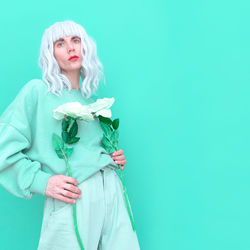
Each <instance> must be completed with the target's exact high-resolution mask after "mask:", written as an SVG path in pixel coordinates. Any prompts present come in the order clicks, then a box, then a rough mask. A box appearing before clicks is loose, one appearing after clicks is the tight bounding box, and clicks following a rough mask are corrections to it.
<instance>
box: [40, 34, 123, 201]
mask: <svg viewBox="0 0 250 250" xmlns="http://www.w3.org/2000/svg"><path fill="white" fill-rule="evenodd" d="M75 55H76V56H78V57H79V58H78V59H77V60H76V61H69V60H68V59H69V58H70V57H71V56H75ZM54 56H55V59H56V60H57V63H58V65H59V67H60V69H61V72H62V73H63V74H65V75H66V76H67V78H68V79H69V80H70V82H71V86H72V88H73V89H79V81H80V69H81V62H82V55H81V39H80V38H79V37H77V36H66V37H63V38H61V39H59V40H57V41H56V42H55V43H54ZM110 156H111V157H112V159H113V160H114V162H115V163H116V164H119V165H121V170H124V165H125V164H126V163H127V161H126V160H125V156H124V152H123V150H122V149H119V150H117V151H114V152H113V153H111V154H110ZM77 185H78V182H77V180H76V179H75V178H73V177H70V176H65V175H54V176H51V177H50V178H49V180H48V183H47V186H46V190H45V195H46V196H49V197H52V198H55V199H59V200H61V201H64V202H66V203H75V200H74V199H80V198H81V190H80V189H79V188H77Z"/></svg>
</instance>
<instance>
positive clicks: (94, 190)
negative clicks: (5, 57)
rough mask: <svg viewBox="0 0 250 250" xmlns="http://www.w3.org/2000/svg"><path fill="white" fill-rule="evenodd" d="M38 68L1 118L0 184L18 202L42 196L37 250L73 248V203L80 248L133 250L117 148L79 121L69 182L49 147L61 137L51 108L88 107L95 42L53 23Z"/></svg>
mask: <svg viewBox="0 0 250 250" xmlns="http://www.w3.org/2000/svg"><path fill="white" fill-rule="evenodd" d="M39 66H40V67H41V68H42V71H43V78H42V80H40V79H33V80H31V81H29V82H28V83H26V84H25V85H24V86H23V88H22V89H21V91H20V92H19V93H18V95H17V96H16V98H15V99H14V100H13V102H12V103H11V104H10V105H9V106H8V107H7V108H6V110H5V111H4V112H3V114H2V115H1V117H0V149H1V154H0V185H2V186H3V187H4V188H6V189H7V190H8V191H9V192H11V193H12V194H14V195H16V196H18V197H21V198H25V199H30V198H32V197H33V195H34V194H35V193H40V194H42V195H46V200H45V205H44V214H43V222H42V229H41V235H40V241H39V246H38V249H39V250H59V249H60V250H63V249H65V250H66V249H67V250H69V249H70V250H71V249H72V250H73V249H80V246H79V243H78V241H77V238H76V233H75V228H74V222H73V216H72V203H74V202H76V201H75V199H77V202H76V211H77V223H78V230H79V234H80V237H81V240H82V243H83V245H84V249H85V250H96V249H102V250H104V249H108V250H112V249H114V250H123V249H124V250H127V249H133V250H136V249H140V248H139V243H138V239H137V235H136V232H134V231H133V230H132V227H131V224H130V219H129V215H128V212H127V209H126V204H125V201H124V197H123V193H122V184H121V181H120V179H119V177H118V175H117V174H116V172H115V169H116V168H117V167H118V165H117V164H121V165H122V169H124V165H125V163H126V160H125V157H124V154H123V150H121V149H120V150H118V151H115V152H114V153H112V154H108V153H107V151H106V150H105V149H104V148H103V147H102V146H101V140H102V135H103V131H102V129H101V127H100V124H99V121H98V119H94V120H93V121H90V122H84V121H81V122H78V134H77V136H79V137H80V140H79V142H78V143H77V145H76V146H75V147H74V152H73V153H72V155H71V157H70V158H69V163H70V167H71V171H72V177H70V176H67V171H66V167H65V163H64V162H63V161H62V159H60V158H58V157H57V155H56V153H55V151H54V149H53V147H52V143H51V135H52V133H53V132H55V133H57V134H58V133H60V132H61V123H60V122H58V121H57V120H56V119H54V118H53V116H52V112H53V110H54V109H55V108H57V107H58V106H59V105H61V104H64V103H66V102H80V103H81V104H82V105H87V104H90V103H93V100H92V99H91V98H90V96H91V95H92V93H94V92H95V91H96V90H97V88H98V84H99V75H102V76H103V66H102V64H101V63H100V62H99V60H98V57H97V54H96V45H95V43H94V41H93V40H92V39H91V38H90V37H89V36H88V35H87V34H86V31H85V30H84V28H83V27H82V26H80V25H79V24H76V23H75V22H72V21H65V22H57V23H55V24H54V25H52V26H51V27H49V28H48V29H47V30H45V32H44V35H43V37H42V43H41V49H40V58H39ZM80 77H81V81H80ZM79 82H80V84H81V86H80V84H79Z"/></svg>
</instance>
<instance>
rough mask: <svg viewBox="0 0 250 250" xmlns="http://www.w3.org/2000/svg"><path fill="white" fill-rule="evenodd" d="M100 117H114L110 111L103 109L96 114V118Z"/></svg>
mask: <svg viewBox="0 0 250 250" xmlns="http://www.w3.org/2000/svg"><path fill="white" fill-rule="evenodd" d="M99 115H101V116H104V117H107V118H111V116H112V115H111V110H110V109H103V110H100V111H98V112H96V113H95V116H99Z"/></svg>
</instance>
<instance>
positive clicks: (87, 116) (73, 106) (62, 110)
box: [53, 102, 94, 121]
mask: <svg viewBox="0 0 250 250" xmlns="http://www.w3.org/2000/svg"><path fill="white" fill-rule="evenodd" d="M64 115H68V116H71V117H73V118H77V117H79V118H80V119H82V120H87V121H88V120H94V118H93V115H92V114H91V112H90V111H89V109H88V107H87V105H82V104H81V103H80V102H68V103H65V104H62V105H60V106H58V107H57V108H56V109H54V110H53V117H54V118H55V119H57V120H61V119H63V118H64Z"/></svg>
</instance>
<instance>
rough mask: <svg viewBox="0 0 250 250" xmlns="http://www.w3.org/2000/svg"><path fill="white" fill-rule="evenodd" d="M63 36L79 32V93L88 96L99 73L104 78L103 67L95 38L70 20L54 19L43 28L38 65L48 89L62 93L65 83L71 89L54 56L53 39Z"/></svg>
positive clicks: (95, 83) (97, 82)
mask: <svg viewBox="0 0 250 250" xmlns="http://www.w3.org/2000/svg"><path fill="white" fill-rule="evenodd" d="M65 36H78V37H80V38H81V48H82V50H81V54H82V58H83V60H82V67H81V70H80V76H81V79H82V84H81V88H80V90H81V93H82V95H83V96H85V97H86V98H89V97H90V96H91V95H92V94H93V93H95V92H96V90H97V89H98V85H99V81H100V78H99V77H100V76H101V77H103V78H104V83H105V76H104V68H103V65H102V63H101V62H100V61H99V59H98V57H97V49H96V44H95V42H94V40H93V39H92V38H91V37H89V36H88V35H87V33H86V31H85V29H84V28H83V27H82V26H81V25H79V24H77V23H75V22H73V21H70V20H67V21H63V22H56V23H55V24H53V25H52V26H50V27H49V28H48V29H46V30H45V32H44V34H43V37H42V42H41V48H40V57H39V60H38V65H39V67H40V68H41V69H42V71H43V77H42V79H43V81H44V82H45V83H46V84H47V85H48V92H52V93H53V94H55V95H57V96H58V95H62V90H63V87H64V86H65V87H66V88H68V90H69V91H70V90H71V89H72V86H71V83H70V81H69V79H68V78H67V76H66V75H64V74H62V73H61V69H60V67H59V65H58V63H57V60H56V59H55V57H54V53H53V50H54V42H55V41H56V40H58V39H60V38H63V37H65Z"/></svg>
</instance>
